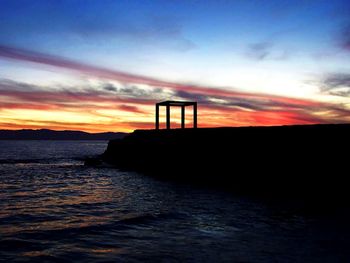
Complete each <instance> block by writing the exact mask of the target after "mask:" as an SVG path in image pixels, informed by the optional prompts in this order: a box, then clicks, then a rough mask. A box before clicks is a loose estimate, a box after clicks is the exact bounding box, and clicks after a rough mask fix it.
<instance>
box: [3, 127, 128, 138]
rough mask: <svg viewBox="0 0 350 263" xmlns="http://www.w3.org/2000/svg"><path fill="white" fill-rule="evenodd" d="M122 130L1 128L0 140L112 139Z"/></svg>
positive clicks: (123, 134)
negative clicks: (90, 131) (93, 131)
mask: <svg viewBox="0 0 350 263" xmlns="http://www.w3.org/2000/svg"><path fill="white" fill-rule="evenodd" d="M125 135H126V133H122V132H103V133H88V132H82V131H54V130H47V129H42V130H0V140H112V139H121V138H123V137H124V136H125Z"/></svg>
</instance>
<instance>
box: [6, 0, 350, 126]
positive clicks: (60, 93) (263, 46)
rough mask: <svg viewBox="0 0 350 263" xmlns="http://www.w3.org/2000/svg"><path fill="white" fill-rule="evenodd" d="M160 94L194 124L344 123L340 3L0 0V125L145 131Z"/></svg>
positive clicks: (346, 26)
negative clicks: (181, 104) (181, 103)
mask: <svg viewBox="0 0 350 263" xmlns="http://www.w3.org/2000/svg"><path fill="white" fill-rule="evenodd" d="M163 100H186V101H197V102H198V126H199V127H218V126H257V125H259V126H261V125H292V124H315V123H320V124H326V123H348V122H350V2H349V1H348V0H334V1H317V0H315V1H306V0H304V1H301V0H295V1H282V0H279V1H277V0H272V1H257V0H255V1H249V0H242V1H234V0H231V1H229V0H215V1H204V0H202V1H199V0H186V1H178V0H176V1H166V0H164V1H157V0H152V1H146V0H144V1H136V0H135V1H123V0H120V1H114V0H113V1H112V0H55V1H53V0H36V1H29V0H0V129H42V128H48V129H55V130H83V131H89V132H104V131H122V132H130V131H132V130H135V129H151V128H153V127H154V118H155V116H154V104H155V103H156V102H159V101H163ZM186 113H187V117H186V125H187V127H190V126H191V119H192V118H191V109H190V108H189V109H187V110H186ZM164 114H165V109H162V110H161V118H162V119H161V121H162V122H164ZM171 117H172V127H174V128H176V127H180V124H179V122H180V120H179V117H180V110H179V109H178V108H174V109H172V112H171ZM162 127H164V123H162Z"/></svg>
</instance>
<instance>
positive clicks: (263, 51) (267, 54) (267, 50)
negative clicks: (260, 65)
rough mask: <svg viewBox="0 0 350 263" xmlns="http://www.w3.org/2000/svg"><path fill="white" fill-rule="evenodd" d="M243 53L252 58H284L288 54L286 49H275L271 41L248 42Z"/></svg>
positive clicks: (261, 59) (259, 59)
mask: <svg viewBox="0 0 350 263" xmlns="http://www.w3.org/2000/svg"><path fill="white" fill-rule="evenodd" d="M245 55H246V56H247V57H248V58H250V59H253V60H257V61H263V60H284V59H287V58H288V56H289V54H288V52H287V51H286V50H280V49H276V48H275V47H274V44H273V43H272V42H257V43H253V44H250V45H249V46H248V48H247V50H246V53H245Z"/></svg>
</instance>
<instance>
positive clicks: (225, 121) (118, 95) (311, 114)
mask: <svg viewBox="0 0 350 263" xmlns="http://www.w3.org/2000/svg"><path fill="white" fill-rule="evenodd" d="M0 56H1V57H5V58H11V59H15V60H19V61H25V62H35V63H38V64H41V65H46V66H54V67H57V68H62V69H65V70H70V71H72V72H79V73H82V74H85V75H88V76H90V77H95V78H98V79H100V80H101V82H100V83H99V84H95V86H91V85H90V86H89V85H87V86H85V87H76V88H74V87H69V86H60V87H59V88H57V87H56V88H52V87H41V86H35V85H30V84H25V83H20V82H15V81H10V80H0V94H1V95H0V102H6V103H5V104H4V106H3V107H1V108H0V110H1V109H6V108H7V109H10V108H12V109H14V108H16V107H18V109H33V108H35V107H37V109H46V110H59V111H74V112H75V113H79V114H83V113H85V112H89V113H91V114H93V115H96V116H99V114H101V113H98V111H99V110H105V109H106V110H116V109H118V110H120V111H125V112H129V113H132V114H142V115H143V117H142V118H144V119H145V120H146V119H147V118H150V114H152V113H153V110H152V111H150V112H145V111H144V109H143V108H142V107H151V106H153V105H154V103H155V102H157V101H160V100H167V99H181V100H196V101H198V102H199V109H200V111H201V114H203V115H202V116H206V118H205V119H202V120H200V123H201V125H203V126H210V125H219V124H220V126H223V125H226V126H232V125H234V126H235V125H240V126H242V125H281V124H305V123H329V122H345V121H346V120H348V117H347V116H350V114H348V115H346V114H345V113H348V110H347V109H346V107H345V106H342V105H334V104H327V103H321V102H316V101H312V100H305V99H296V98H288V97H281V96H276V95H269V94H258V93H248V92H239V91H236V90H228V89H222V88H219V87H206V86H201V85H188V84H183V83H176V82H169V81H165V80H160V79H156V78H150V77H146V76H141V75H136V74H129V73H127V72H120V71H115V70H111V69H106V68H102V67H97V66H93V65H87V64H84V63H81V62H77V61H72V60H68V59H65V58H61V57H57V56H51V55H46V54H42V53H38V52H32V51H27V50H22V49H17V48H11V47H4V46H0ZM337 79H338V81H335V80H334V79H328V80H326V81H325V82H326V83H328V86H330V84H332V85H333V86H337V85H339V79H341V80H342V81H343V82H344V81H346V77H344V76H343V77H342V78H339V77H338V78H337ZM140 84H141V85H140ZM152 109H153V107H152ZM349 113H350V112H349ZM132 114H131V115H132ZM131 115H128V116H131ZM137 119H138V120H139V119H140V118H137ZM152 121H153V117H152ZM98 125H100V124H98ZM119 125H124V126H123V127H124V128H123V129H125V125H126V124H125V123H124V122H120V123H119ZM203 126H202V127H203ZM106 127H107V126H106ZM116 127H117V126H116ZM128 127H130V126H128ZM113 129H114V128H113Z"/></svg>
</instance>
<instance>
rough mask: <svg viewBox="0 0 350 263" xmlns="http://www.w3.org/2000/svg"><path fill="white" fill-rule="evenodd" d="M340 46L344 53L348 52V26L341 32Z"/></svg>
mask: <svg viewBox="0 0 350 263" xmlns="http://www.w3.org/2000/svg"><path fill="white" fill-rule="evenodd" d="M340 45H341V47H342V48H343V49H344V50H345V51H348V52H350V24H348V25H346V26H345V27H344V28H343V29H342V30H341V33H340Z"/></svg>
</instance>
